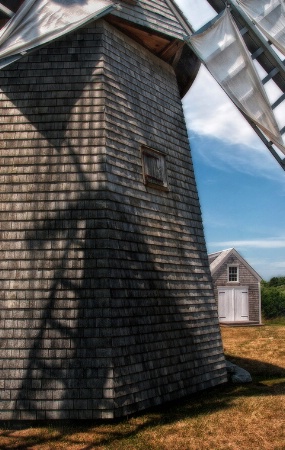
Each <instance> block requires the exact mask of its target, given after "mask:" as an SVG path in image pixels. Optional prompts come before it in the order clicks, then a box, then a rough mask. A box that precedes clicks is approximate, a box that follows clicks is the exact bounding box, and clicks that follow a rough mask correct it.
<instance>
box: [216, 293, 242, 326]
mask: <svg viewBox="0 0 285 450" xmlns="http://www.w3.org/2000/svg"><path fill="white" fill-rule="evenodd" d="M218 310H219V319H220V322H245V321H247V320H248V319H249V317H248V288H247V287H235V288H219V289H218Z"/></svg>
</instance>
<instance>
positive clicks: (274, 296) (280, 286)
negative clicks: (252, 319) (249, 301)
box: [261, 277, 285, 319]
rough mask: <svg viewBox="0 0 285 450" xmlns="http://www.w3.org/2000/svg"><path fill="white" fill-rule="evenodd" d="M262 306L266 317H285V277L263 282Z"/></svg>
mask: <svg viewBox="0 0 285 450" xmlns="http://www.w3.org/2000/svg"><path fill="white" fill-rule="evenodd" d="M261 307H262V315H263V317H264V318H265V319H274V318H276V317H285V277H273V278H271V279H270V280H269V281H262V282H261Z"/></svg>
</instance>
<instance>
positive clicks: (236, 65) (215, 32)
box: [188, 8, 285, 154]
mask: <svg viewBox="0 0 285 450" xmlns="http://www.w3.org/2000/svg"><path fill="white" fill-rule="evenodd" d="M188 42H189V44H190V46H191V47H192V48H193V49H194V51H195V52H196V54H197V55H198V56H199V58H200V59H201V61H202V62H203V63H204V64H205V66H206V67H207V69H208V70H209V72H210V73H211V74H212V75H213V77H214V78H215V79H216V81H217V82H218V83H219V84H220V86H221V87H222V88H223V89H224V91H225V92H226V94H227V95H228V96H229V97H230V99H231V100H232V101H233V102H234V103H235V104H236V106H237V107H238V108H239V109H240V110H241V111H242V112H243V113H244V114H245V115H246V116H248V117H249V118H250V119H251V120H252V121H253V122H254V123H255V124H256V125H257V126H258V127H259V128H260V130H262V132H263V133H264V134H265V135H266V136H267V137H268V138H269V139H270V140H271V141H272V142H273V143H274V144H275V145H276V146H277V147H278V148H279V149H280V150H281V151H282V152H283V153H284V154H285V147H284V144H283V141H282V137H281V134H280V131H279V129H278V126H277V123H276V120H275V117H274V115H273V111H272V108H271V106H270V103H269V100H268V98H267V94H266V92H265V90H264V87H263V85H262V83H261V81H260V79H259V77H258V74H257V72H256V69H255V67H254V65H253V62H252V60H251V57H250V54H249V52H248V50H247V48H246V46H245V43H244V41H243V39H242V37H241V35H240V33H239V30H238V28H237V27H236V25H235V23H234V21H233V19H232V17H231V15H230V12H229V10H228V8H227V9H226V10H225V11H224V13H223V14H222V15H221V16H220V17H219V18H218V19H217V20H216V21H215V22H214V23H213V24H212V25H211V26H209V28H207V29H206V30H205V31H201V32H200V33H197V34H193V35H192V36H190V37H189V40H188Z"/></svg>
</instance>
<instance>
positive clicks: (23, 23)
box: [0, 0, 114, 69]
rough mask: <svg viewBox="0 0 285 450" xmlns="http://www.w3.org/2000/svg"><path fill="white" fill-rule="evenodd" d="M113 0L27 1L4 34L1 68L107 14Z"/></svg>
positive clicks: (0, 36)
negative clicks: (76, 0)
mask: <svg viewBox="0 0 285 450" xmlns="http://www.w3.org/2000/svg"><path fill="white" fill-rule="evenodd" d="M113 7H114V2H113V1H111V0H98V1H96V2H94V1H93V0H85V2H84V3H81V4H80V3H78V2H70V1H69V0H61V1H60V2H58V1H57V0H27V1H26V2H24V3H23V5H22V7H21V8H20V9H19V10H18V12H17V13H16V14H15V15H14V16H13V17H12V18H11V20H10V21H9V22H8V23H7V24H6V25H5V26H4V28H2V30H1V32H0V69H1V68H3V67H5V66H7V65H8V64H10V63H12V62H14V61H16V60H17V59H19V58H20V57H21V56H22V55H23V54H25V53H26V52H27V51H29V50H31V49H33V48H35V47H38V46H40V45H43V44H45V43H47V42H50V41H52V40H54V39H56V38H58V37H60V36H63V35H65V34H67V33H69V32H71V31H73V30H74V29H76V28H78V27H80V26H82V25H84V24H85V23H87V22H88V21H89V20H91V19H94V18H98V17H99V16H101V15H102V14H107V13H108V12H109V11H110V8H111V9H112V8H113Z"/></svg>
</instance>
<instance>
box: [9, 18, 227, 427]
mask: <svg viewBox="0 0 285 450" xmlns="http://www.w3.org/2000/svg"><path fill="white" fill-rule="evenodd" d="M0 77H1V78H0V83H1V86H2V90H1V97H0V101H1V105H0V107H1V114H2V123H3V124H2V127H3V128H2V129H3V133H4V136H3V137H4V139H3V140H2V141H1V160H3V162H4V164H3V166H1V171H2V173H3V180H4V182H3V184H1V197H0V199H1V211H2V215H1V222H0V224H1V232H2V240H1V250H0V251H1V254H0V257H1V278H2V279H1V286H2V287H1V293H2V296H1V327H0V333H1V338H2V342H3V345H2V346H1V353H0V359H1V362H2V366H1V370H0V384H1V387H2V388H3V389H2V390H1V405H0V406H1V419H11V418H20V419H29V418H33V419H35V418H37V419H53V418H54V419H63V418H73V419H76V418H82V419H84V418H95V417H99V418H100V417H104V418H108V417H114V416H117V417H118V416H120V415H124V414H128V413H131V412H134V411H136V410H138V409H143V408H146V407H148V406H151V405H154V404H158V403H161V402H163V401H166V400H170V399H174V398H178V397H181V396H182V395H185V394H189V393H190V392H195V391H197V390H199V389H204V388H207V387H209V386H213V385H216V384H219V383H221V382H223V381H225V380H226V374H225V369H224V357H223V351H222V345H221V339H220V333H219V327H218V319H217V312H216V305H215V300H214V297H213V294H212V290H211V280H210V273H209V268H208V261H207V254H206V249H205V242H204V236H203V228H202V222H201V215H200V208H199V200H198V196H197V192H196V186H195V178H194V174H193V168H192V164H191V160H190V158H189V145H188V140H187V133H186V128H185V124H184V119H183V113H182V107H181V102H180V99H179V92H178V88H177V85H176V80H175V76H174V74H173V71H172V69H171V68H170V67H169V66H167V65H166V64H164V63H162V62H161V61H160V60H158V59H156V58H155V57H153V56H152V55H151V54H149V53H148V52H147V51H146V50H144V49H142V48H141V47H140V46H139V45H138V44H135V43H133V42H132V41H131V40H130V39H128V38H126V37H125V36H123V35H122V34H120V33H119V32H117V31H115V30H114V29H113V28H112V27H111V26H109V25H107V24H106V23H105V22H104V21H100V22H98V23H96V26H95V25H94V26H89V27H88V28H86V29H84V30H81V31H80V32H78V33H75V34H74V35H71V36H69V37H66V38H64V39H62V40H61V41H59V42H57V43H53V44H51V45H50V46H48V47H47V48H43V49H41V50H40V51H38V52H37V53H35V54H34V55H31V56H29V57H28V58H24V59H22V60H21V62H19V63H17V64H14V65H13V66H11V67H10V68H9V69H7V70H5V71H2V72H1V73H0ZM142 144H143V145H147V146H150V147H153V148H154V149H156V150H159V151H163V152H164V153H165V154H166V162H167V174H168V183H169V192H165V191H158V190H155V189H151V188H147V187H146V186H145V185H144V183H143V176H142V162H141V153H140V147H141V145H142Z"/></svg>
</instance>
